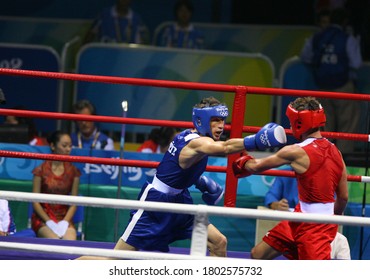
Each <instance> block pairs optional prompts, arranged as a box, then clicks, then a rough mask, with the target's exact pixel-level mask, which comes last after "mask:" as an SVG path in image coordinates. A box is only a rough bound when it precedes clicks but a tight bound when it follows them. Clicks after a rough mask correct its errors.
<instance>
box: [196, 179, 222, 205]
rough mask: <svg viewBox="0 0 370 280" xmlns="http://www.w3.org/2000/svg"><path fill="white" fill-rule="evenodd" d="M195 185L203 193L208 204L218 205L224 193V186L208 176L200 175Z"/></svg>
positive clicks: (203, 197)
mask: <svg viewBox="0 0 370 280" xmlns="http://www.w3.org/2000/svg"><path fill="white" fill-rule="evenodd" d="M194 185H195V187H196V188H197V189H198V190H200V191H201V192H202V193H203V194H202V199H203V201H204V202H205V203H206V204H208V205H216V204H217V203H218V202H219V201H220V200H221V198H222V196H223V195H224V190H223V188H222V187H221V186H220V185H219V184H217V183H216V182H215V181H213V180H212V179H211V178H209V177H207V176H200V177H199V179H198V180H197V181H196V182H195V184H194Z"/></svg>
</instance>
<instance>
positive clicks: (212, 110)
mask: <svg viewBox="0 0 370 280" xmlns="http://www.w3.org/2000/svg"><path fill="white" fill-rule="evenodd" d="M228 115H229V109H228V108H227V107H226V106H225V105H217V106H213V107H204V108H193V124H194V126H195V128H196V129H197V130H198V132H199V133H200V134H202V135H204V136H209V137H211V138H213V135H212V130H211V125H210V122H211V118H221V119H223V120H225V119H226V118H227V116H228Z"/></svg>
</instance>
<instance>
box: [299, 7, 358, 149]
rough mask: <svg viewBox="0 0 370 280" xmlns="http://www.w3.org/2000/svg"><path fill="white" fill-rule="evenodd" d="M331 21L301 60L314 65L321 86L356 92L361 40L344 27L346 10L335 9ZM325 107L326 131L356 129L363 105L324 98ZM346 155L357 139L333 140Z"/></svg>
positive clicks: (307, 48) (335, 90) (309, 45)
mask: <svg viewBox="0 0 370 280" xmlns="http://www.w3.org/2000/svg"><path fill="white" fill-rule="evenodd" d="M330 21H331V24H330V25H329V26H328V27H327V28H325V29H323V30H320V31H319V32H317V33H316V34H314V35H313V36H312V37H310V38H309V39H308V40H306V43H305V45H304V47H303V49H302V52H301V55H300V56H301V60H302V61H303V62H305V63H308V64H310V65H311V66H312V70H313V74H314V77H315V81H316V84H317V86H318V89H319V90H323V91H334V92H348V93H354V92H356V87H355V83H356V70H357V69H358V68H359V67H360V66H361V65H362V57H361V50H360V45H359V43H358V41H357V40H356V39H355V38H354V37H353V36H352V35H349V34H348V33H347V32H346V31H345V26H346V22H347V11H346V10H344V9H335V10H333V11H332V12H331V14H330ZM321 103H322V105H323V106H324V108H325V111H326V118H327V122H326V126H325V130H327V131H336V132H346V133H356V132H357V130H358V124H359V118H360V113H361V106H360V103H359V102H358V101H350V100H341V99H322V100H321ZM334 142H335V143H336V145H337V147H338V148H339V150H340V151H341V152H342V153H343V155H344V156H345V155H346V154H351V153H353V152H354V150H355V149H354V141H348V140H340V139H338V140H336V141H335V140H334Z"/></svg>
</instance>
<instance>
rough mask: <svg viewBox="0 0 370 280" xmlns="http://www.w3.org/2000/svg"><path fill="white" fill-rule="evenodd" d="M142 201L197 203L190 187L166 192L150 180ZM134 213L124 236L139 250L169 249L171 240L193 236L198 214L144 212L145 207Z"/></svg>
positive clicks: (142, 194) (143, 192) (125, 239)
mask: <svg viewBox="0 0 370 280" xmlns="http://www.w3.org/2000/svg"><path fill="white" fill-rule="evenodd" d="M173 190H174V189H173ZM139 200H140V201H154V202H169V203H181V204H193V199H192V197H191V196H190V193H189V190H188V189H184V190H176V192H172V193H171V192H167V193H165V192H161V191H158V190H157V189H155V188H154V186H153V185H152V184H148V183H146V184H144V186H143V187H142V189H141V192H140V194H139ZM130 215H131V217H130V220H129V222H128V225H127V227H126V230H125V232H124V233H123V235H122V236H121V238H122V240H123V241H125V242H126V243H127V244H129V245H131V246H133V247H135V248H137V249H139V250H145V251H161V252H168V251H169V247H168V245H169V244H170V243H172V242H174V241H176V240H183V239H190V238H191V235H192V230H193V222H194V215H189V214H178V213H170V212H154V211H144V210H143V209H138V210H131V213H130Z"/></svg>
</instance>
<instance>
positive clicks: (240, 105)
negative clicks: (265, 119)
mask: <svg viewBox="0 0 370 280" xmlns="http://www.w3.org/2000/svg"><path fill="white" fill-rule="evenodd" d="M0 74H3V75H14V76H23V77H39V78H51V79H64V80H75V81H85V82H100V83H115V84H128V85H137V86H154V87H167V88H180V89H192V90H208V91H222V92H234V94H235V98H234V104H233V114H232V127H231V129H230V131H231V133H230V137H231V138H236V137H241V136H242V132H243V131H244V132H245V130H246V128H245V127H243V123H242V121H243V120H244V111H245V105H246V95H247V94H262V95H283V96H284V95H285V96H314V97H320V98H333V99H349V100H360V101H370V95H367V94H353V93H343V92H327V91H311V90H293V89H277V88H262V87H247V86H240V85H237V86H235V85H222V84H210V83H194V82H179V81H168V80H153V79H138V78H123V77H112V76H97V75H87V74H71V73H61V72H45V71H33V70H18V69H6V68H0ZM36 117H39V116H36ZM69 117H70V119H74V120H76V119H77V118H76V116H69ZM49 118H50V115H49ZM105 118H108V117H105ZM119 119H120V121H119V122H120V123H124V122H123V120H124V119H123V118H119ZM126 120H127V119H126ZM109 121H111V120H109ZM117 122H118V120H117ZM158 122H159V121H157V122H156V123H158ZM135 123H137V122H135ZM150 123H151V125H153V124H154V122H153V120H151V121H150ZM166 123H169V124H170V125H169V126H178V123H177V122H175V123H176V125H175V123H174V122H170V121H166ZM163 124H164V123H163ZM184 127H188V126H187V124H186V126H184ZM286 131H287V132H288V133H291V132H290V130H286ZM323 135H324V136H326V135H327V136H330V138H338V136H340V138H342V137H343V139H349V140H359V141H364V142H368V141H369V136H368V135H357V134H349V133H334V132H327V133H326V132H325V133H323ZM237 156H238V155H237V154H234V155H229V157H228V165H227V169H226V186H227V187H226V190H225V200H224V204H225V206H232V207H235V202H236V189H237V179H236V178H235V177H234V176H233V175H232V170H231V163H232V161H234V160H235V159H236V158H237Z"/></svg>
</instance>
